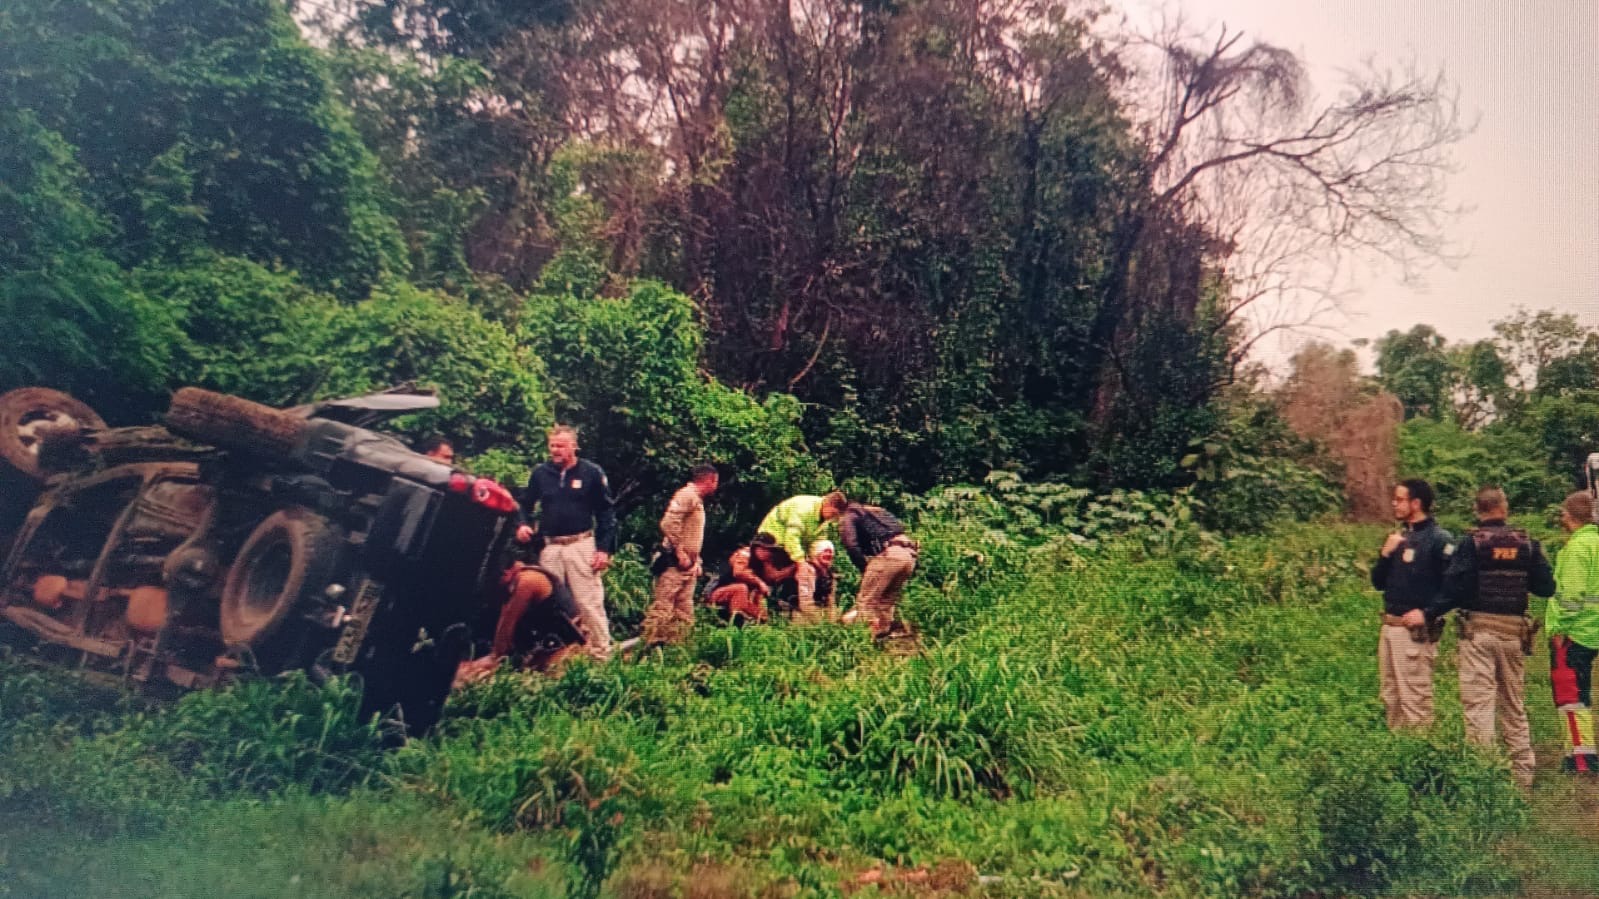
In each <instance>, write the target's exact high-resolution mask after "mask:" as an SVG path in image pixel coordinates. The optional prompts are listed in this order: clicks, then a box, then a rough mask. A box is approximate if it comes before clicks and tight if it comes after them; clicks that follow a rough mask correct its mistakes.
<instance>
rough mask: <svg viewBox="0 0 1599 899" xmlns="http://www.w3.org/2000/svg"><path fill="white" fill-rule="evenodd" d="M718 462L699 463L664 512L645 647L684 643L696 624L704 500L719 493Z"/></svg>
mask: <svg viewBox="0 0 1599 899" xmlns="http://www.w3.org/2000/svg"><path fill="white" fill-rule="evenodd" d="M718 481H719V478H718V476H717V473H716V467H715V466H713V465H700V466H697V467H696V468H695V469H694V471H693V472H692V474H691V475H690V478H689V482H688V483H687V484H684V485H683V486H682V487H680V488H679V489H678V491H677V492H676V493H674V494H672V501H671V502H669V503H667V505H666V514H665V515H663V516H661V522H660V527H661V550H660V552H661V556H660V562H659V563H658V565H657V566H656V567H657V568H659V569H660V570H659V573H658V574H657V575H656V577H655V601H654V602H653V603H651V604H650V607H649V610H648V611H647V612H645V613H644V645H646V646H654V645H657V644H662V643H681V642H682V641H683V640H685V639H687V637H688V632H689V631H690V630H691V629H692V628H693V627H694V584H695V582H696V581H697V580H698V579H699V576H700V570H701V567H700V550H701V549H702V548H703V547H704V545H705V498H706V497H708V496H710V495H711V494H712V493H715V492H716V487H717V483H718Z"/></svg>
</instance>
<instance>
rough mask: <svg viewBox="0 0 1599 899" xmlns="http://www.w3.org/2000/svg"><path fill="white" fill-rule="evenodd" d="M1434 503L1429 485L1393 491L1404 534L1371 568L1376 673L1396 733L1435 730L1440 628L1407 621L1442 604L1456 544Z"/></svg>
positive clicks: (1414, 483) (1413, 483) (1411, 483)
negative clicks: (1378, 623)
mask: <svg viewBox="0 0 1599 899" xmlns="http://www.w3.org/2000/svg"><path fill="white" fill-rule="evenodd" d="M1432 499H1433V493H1432V487H1431V486H1430V485H1429V484H1428V483H1427V482H1426V481H1423V480H1419V479H1412V480H1408V481H1404V482H1401V483H1399V484H1396V485H1395V486H1394V496H1393V507H1394V518H1395V519H1396V520H1398V521H1399V524H1400V529H1399V530H1398V531H1395V532H1394V533H1392V534H1389V535H1388V539H1387V541H1385V542H1384V543H1383V545H1382V549H1381V551H1380V552H1379V553H1378V557H1377V562H1376V564H1374V565H1372V567H1371V585H1372V586H1373V587H1376V588H1377V589H1378V590H1381V591H1382V597H1383V615H1382V631H1381V633H1380V635H1379V637H1378V641H1377V670H1378V675H1379V677H1380V678H1381V681H1382V703H1383V707H1384V708H1385V709H1386V710H1387V717H1388V727H1389V728H1390V729H1393V730H1397V729H1399V728H1412V727H1431V726H1432V720H1433V711H1432V666H1433V660H1434V659H1435V658H1436V657H1437V654H1438V637H1439V636H1440V635H1441V634H1442V628H1441V627H1429V626H1428V625H1427V624H1426V623H1425V622H1424V621H1423V623H1420V624H1417V623H1415V622H1416V617H1417V616H1411V617H1410V618H1409V619H1406V617H1405V616H1406V615H1408V614H1409V613H1411V612H1412V611H1417V610H1420V609H1425V608H1426V607H1427V606H1429V605H1431V604H1432V603H1433V601H1434V600H1436V599H1437V598H1438V593H1439V591H1440V590H1441V589H1442V587H1443V577H1444V569H1445V568H1446V567H1447V566H1448V564H1449V558H1450V556H1451V555H1452V554H1453V553H1454V538H1453V537H1452V536H1451V535H1450V534H1449V532H1448V531H1446V530H1444V529H1443V528H1441V527H1439V526H1438V523H1437V522H1435V521H1433V519H1432Z"/></svg>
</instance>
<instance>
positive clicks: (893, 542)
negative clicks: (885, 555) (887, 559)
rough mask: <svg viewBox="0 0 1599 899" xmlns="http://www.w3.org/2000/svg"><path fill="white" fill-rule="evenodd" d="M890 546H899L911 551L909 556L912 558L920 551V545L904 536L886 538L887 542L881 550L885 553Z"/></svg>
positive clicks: (897, 535)
mask: <svg viewBox="0 0 1599 899" xmlns="http://www.w3.org/2000/svg"><path fill="white" fill-rule="evenodd" d="M891 546H899V547H903V548H905V549H908V550H910V551H911V555H913V556H914V555H917V554H919V553H920V552H921V550H922V545H921V544H920V543H917V542H916V541H915V540H912V539H911V538H909V537H907V536H905V535H904V534H895V535H894V536H892V537H890V538H888V542H887V543H884V544H883V550H884V551H885V552H886V551H887V550H888V548H889V547H891Z"/></svg>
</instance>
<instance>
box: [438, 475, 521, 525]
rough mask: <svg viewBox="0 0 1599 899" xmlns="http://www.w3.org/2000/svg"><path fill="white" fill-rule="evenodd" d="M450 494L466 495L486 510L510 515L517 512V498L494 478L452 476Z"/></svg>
mask: <svg viewBox="0 0 1599 899" xmlns="http://www.w3.org/2000/svg"><path fill="white" fill-rule="evenodd" d="M450 492H451V493H464V494H466V495H467V496H469V497H470V498H471V499H472V502H474V503H477V504H478V505H480V506H482V507H483V508H485V509H488V510H490V511H492V512H499V513H501V514H502V515H508V514H510V513H512V512H515V511H516V497H514V496H512V495H511V491H509V490H507V489H505V488H504V487H501V486H500V485H499V484H498V483H496V482H495V481H494V480H493V479H492V478H474V477H472V476H471V475H469V474H463V473H462V472H459V471H457V472H453V473H452V474H451V475H450Z"/></svg>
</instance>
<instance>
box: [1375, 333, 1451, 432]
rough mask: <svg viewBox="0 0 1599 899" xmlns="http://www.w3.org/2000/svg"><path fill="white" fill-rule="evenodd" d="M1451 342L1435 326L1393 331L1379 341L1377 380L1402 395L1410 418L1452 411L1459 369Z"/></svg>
mask: <svg viewBox="0 0 1599 899" xmlns="http://www.w3.org/2000/svg"><path fill="white" fill-rule="evenodd" d="M1447 343H1448V342H1447V341H1446V340H1444V338H1443V336H1442V335H1441V334H1439V333H1438V332H1437V331H1435V330H1433V328H1432V326H1431V325H1416V326H1414V327H1412V328H1411V329H1410V330H1409V331H1407V332H1403V333H1401V332H1399V331H1397V330H1395V331H1389V332H1388V333H1387V334H1386V335H1384V336H1383V337H1381V338H1379V339H1378V340H1377V346H1376V349H1377V380H1378V382H1379V383H1381V384H1382V386H1383V389H1385V390H1387V391H1388V392H1389V393H1392V394H1393V395H1394V396H1397V397H1399V401H1400V402H1401V403H1403V404H1404V406H1405V417H1406V418H1414V417H1416V416H1422V417H1425V418H1433V419H1442V418H1443V417H1444V414H1445V413H1446V412H1448V411H1450V399H1451V394H1452V392H1453V386H1454V384H1453V383H1452V382H1453V380H1454V374H1455V368H1454V365H1453V364H1452V363H1451V360H1450V356H1449V353H1448V347H1447Z"/></svg>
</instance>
